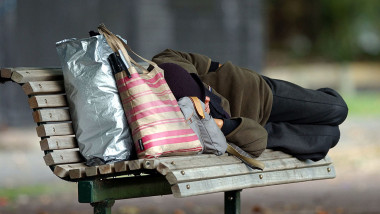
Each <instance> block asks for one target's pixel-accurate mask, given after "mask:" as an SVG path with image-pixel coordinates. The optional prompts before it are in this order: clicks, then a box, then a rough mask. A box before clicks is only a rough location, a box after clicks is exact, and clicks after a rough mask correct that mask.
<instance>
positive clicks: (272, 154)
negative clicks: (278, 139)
mask: <svg viewBox="0 0 380 214" xmlns="http://www.w3.org/2000/svg"><path fill="white" fill-rule="evenodd" d="M290 157H293V156H291V155H289V154H286V153H284V152H280V151H273V150H269V149H266V150H265V151H264V152H263V153H262V154H261V155H260V157H258V158H257V159H256V160H259V161H265V160H274V159H282V158H290Z"/></svg>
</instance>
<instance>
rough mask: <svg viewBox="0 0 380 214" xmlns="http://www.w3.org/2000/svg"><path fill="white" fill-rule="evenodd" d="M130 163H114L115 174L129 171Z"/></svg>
mask: <svg viewBox="0 0 380 214" xmlns="http://www.w3.org/2000/svg"><path fill="white" fill-rule="evenodd" d="M128 163H129V161H118V162H115V163H114V167H115V172H125V171H128V170H129V167H128Z"/></svg>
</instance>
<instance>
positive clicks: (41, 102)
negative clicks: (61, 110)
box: [28, 95, 68, 109]
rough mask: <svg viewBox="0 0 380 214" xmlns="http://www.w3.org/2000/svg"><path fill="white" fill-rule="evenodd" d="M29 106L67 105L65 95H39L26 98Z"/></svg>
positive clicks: (49, 106) (33, 107) (51, 106)
mask: <svg viewBox="0 0 380 214" xmlns="http://www.w3.org/2000/svg"><path fill="white" fill-rule="evenodd" d="M28 103H29V106H30V108H32V109H35V108H54V107H67V106H68V104H67V101H66V96H65V95H40V96H32V97H30V98H29V99H28Z"/></svg>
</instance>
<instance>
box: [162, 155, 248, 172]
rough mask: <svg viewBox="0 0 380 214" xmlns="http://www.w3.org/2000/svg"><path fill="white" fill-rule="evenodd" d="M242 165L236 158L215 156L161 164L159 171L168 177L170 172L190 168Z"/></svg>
mask: <svg viewBox="0 0 380 214" xmlns="http://www.w3.org/2000/svg"><path fill="white" fill-rule="evenodd" d="M234 163H241V160H239V159H238V158H236V157H234V156H215V155H214V156H213V157H209V158H201V157H193V158H192V159H187V160H180V159H179V160H177V161H173V162H165V161H164V162H160V163H159V165H158V167H157V171H158V172H160V173H161V174H162V175H166V174H167V173H169V172H170V171H173V170H177V169H189V168H198V167H199V168H200V167H207V166H218V165H226V164H234Z"/></svg>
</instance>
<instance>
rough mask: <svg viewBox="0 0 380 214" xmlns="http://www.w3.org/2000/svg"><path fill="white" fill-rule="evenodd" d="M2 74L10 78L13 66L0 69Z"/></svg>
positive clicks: (0, 74)
mask: <svg viewBox="0 0 380 214" xmlns="http://www.w3.org/2000/svg"><path fill="white" fill-rule="evenodd" d="M0 76H1V77H2V78H5V79H10V78H11V76H12V68H2V69H0Z"/></svg>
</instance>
